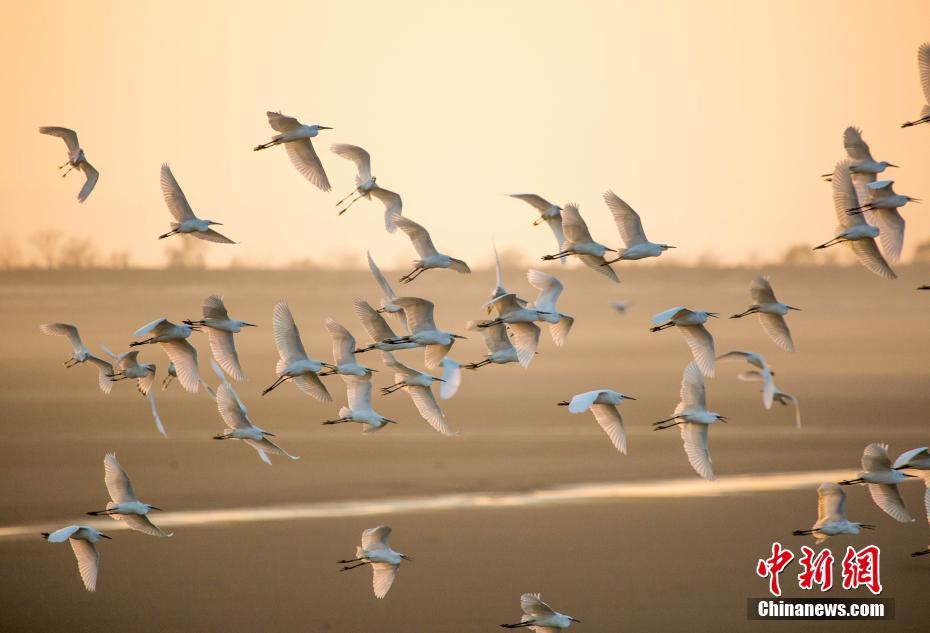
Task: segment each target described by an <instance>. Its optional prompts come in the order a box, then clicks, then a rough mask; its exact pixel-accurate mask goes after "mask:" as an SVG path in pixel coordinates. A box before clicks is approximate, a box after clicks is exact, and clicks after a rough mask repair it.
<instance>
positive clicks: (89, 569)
mask: <svg viewBox="0 0 930 633" xmlns="http://www.w3.org/2000/svg"><path fill="white" fill-rule="evenodd" d="M42 538H44V539H45V540H46V541H48V542H49V543H63V542H65V541H68V543H70V544H71V549H72V550H73V551H74V557H75V558H77V563H78V571H79V572H80V573H81V580H82V581H84V588H85V589H87V590H88V591H96V590H97V574H98V572H99V571H100V553H99V552H98V551H97V546H96V543H97V541H99V540H100V539H102V538H105V539H108V538H110V537H109V536H107V535H106V534H104V533H103V532H98V531H97V530H95V529H94V528H92V527H88V526H86V525H69V526H68V527H63V528H61V529H60V530H55V531H54V532H42Z"/></svg>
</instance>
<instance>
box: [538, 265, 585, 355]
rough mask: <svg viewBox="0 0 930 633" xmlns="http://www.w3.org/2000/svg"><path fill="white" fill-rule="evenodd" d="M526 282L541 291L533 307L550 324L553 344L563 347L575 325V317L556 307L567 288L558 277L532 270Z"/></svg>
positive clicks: (541, 319)
mask: <svg viewBox="0 0 930 633" xmlns="http://www.w3.org/2000/svg"><path fill="white" fill-rule="evenodd" d="M526 280H527V281H529V282H530V285H531V286H533V287H534V288H536V290H538V291H539V294H538V295H536V298H535V299H534V300H533V302H532V304H531V307H532V308H533V309H534V310H536V311H538V312H539V315H540V319H539V320H540V321H543V322H545V323H548V324H549V334H550V335H551V336H552V342H553V343H555V344H556V346H558V347H562V346H563V345H564V344H565V340H566V339H567V338H568V333H569V332H570V331H571V329H572V325H574V324H575V318H574V317H573V316H571V315H569V314H565V313H564V312H560V311H559V309H558V308H557V307H556V305H555V304H556V302H557V301H558V300H559V297H560V296H562V291H563V290H564V289H565V286H563V285H562V282H561V281H559V279H558V278H557V277H554V276H552V275H548V274H546V273H544V272H542V271H541V270H533V269H532V268H531V269H530V270H528V271H526Z"/></svg>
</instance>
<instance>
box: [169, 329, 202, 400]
mask: <svg viewBox="0 0 930 633" xmlns="http://www.w3.org/2000/svg"><path fill="white" fill-rule="evenodd" d="M159 345H160V346H161V348H162V349H163V350H165V353H166V354H167V355H168V358H169V359H170V360H171V362H172V363H174V368H175V371H177V372H178V382H180V383H181V386H182V387H184V389H185V390H187V391H189V392H191V393H197V389H198V388H199V387H200V370H199V369H198V367H197V350H196V349H194V346H193V345H191V344H190V343H188V342H187V339H174V340H171V341H163V342H161V343H159Z"/></svg>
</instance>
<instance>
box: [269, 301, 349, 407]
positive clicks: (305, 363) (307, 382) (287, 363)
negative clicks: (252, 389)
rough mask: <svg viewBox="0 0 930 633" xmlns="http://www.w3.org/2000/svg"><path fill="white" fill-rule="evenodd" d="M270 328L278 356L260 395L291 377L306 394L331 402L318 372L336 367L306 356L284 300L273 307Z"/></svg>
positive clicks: (330, 397) (321, 400) (331, 398)
mask: <svg viewBox="0 0 930 633" xmlns="http://www.w3.org/2000/svg"><path fill="white" fill-rule="evenodd" d="M272 330H273V331H274V344H275V346H276V347H277V348H278V355H279V356H280V357H281V358H280V360H279V361H278V364H277V366H276V367H275V373H276V374H277V376H278V377H277V379H276V380H275V381H274V382H273V383H272V384H271V386H270V387H268V388H267V389H265V390H264V391H263V392H262V395H263V396H264V395H265V394H266V393H268V392H269V391H271V390H272V389H275V388H276V387H277V386H278V385H280V384H281V383H283V382H285V381H288V380H290V381H291V382H293V383H294V384H295V385H297V388H298V389H300V390H301V391H303V392H304V393H305V394H307V395H308V396H311V397H312V398H315V399H317V400H319V401H320V402H332V401H333V397H332V396H331V395H329V391H327V390H326V385H324V384H323V381H322V380H320V376H319V374H320V371H322V369H323V368H324V367H325V368H326V369H335V367H334V366H333V365H330V364H329V363H324V362H323V361H321V360H316V359H311V358H310V357H309V356H307V352H306V350H305V349H304V344H303V343H302V342H301V340H300V332H299V331H298V330H297V324H296V323H294V317H293V316H292V315H291V309H290V308H289V307H288V305H287V304H286V303H284V302H283V301H282V302H281V303H279V304H277V305H276V306H275V307H274V317H273V320H272Z"/></svg>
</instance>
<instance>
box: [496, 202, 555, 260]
mask: <svg viewBox="0 0 930 633" xmlns="http://www.w3.org/2000/svg"><path fill="white" fill-rule="evenodd" d="M510 197H511V198H516V199H517V200H522V201H523V202H526V203H527V204H529V205H530V206H532V207H533V208H534V209H536V210H537V211H539V217H538V218H536V220H535V221H534V222H533V226H537V225H538V224H539V223H540V222H545V223H546V224H548V225H549V228H550V229H551V230H552V235H554V236H555V245H556V247H558V248H560V249H561V248H562V244H563V243H565V234H564V233H563V232H562V207H560V206H559V205H557V204H552V203H551V202H549V201H548V200H546V199H545V198H541V197H540V196H537V195H536V194H535V193H512V194H510ZM561 262H562V263H563V264H564V263H565V259H564V258H563V259H562V260H561Z"/></svg>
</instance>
